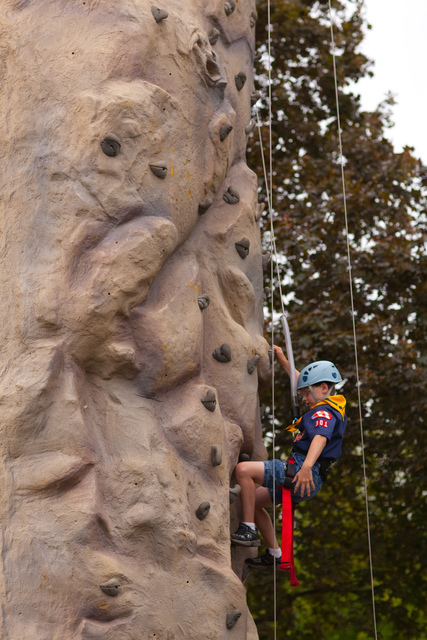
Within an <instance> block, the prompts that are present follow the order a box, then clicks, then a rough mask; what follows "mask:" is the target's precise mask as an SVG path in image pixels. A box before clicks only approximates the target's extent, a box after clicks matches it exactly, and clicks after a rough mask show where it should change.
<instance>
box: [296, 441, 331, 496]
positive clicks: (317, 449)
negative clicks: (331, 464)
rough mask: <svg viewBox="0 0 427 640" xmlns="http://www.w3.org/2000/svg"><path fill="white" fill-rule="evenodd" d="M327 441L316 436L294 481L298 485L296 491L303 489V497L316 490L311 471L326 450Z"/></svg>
mask: <svg viewBox="0 0 427 640" xmlns="http://www.w3.org/2000/svg"><path fill="white" fill-rule="evenodd" d="M327 441H328V439H327V438H326V437H325V436H321V435H317V436H314V438H313V440H312V441H311V444H310V448H309V450H308V451H307V455H306V457H305V460H304V463H303V465H302V467H301V469H300V470H299V472H298V473H297V474H296V476H295V478H294V479H293V480H292V482H293V483H296V484H295V491H297V490H298V488H299V487H301V493H300V495H301V496H304V495H305V492H306V491H307V496H309V495H310V493H311V489H313V490H314V489H315V486H314V482H313V474H312V471H311V470H312V468H313V466H314V464H315V463H316V462H317V459H318V458H319V456H320V454H321V453H322V451H323V449H324V448H325V446H326V443H327Z"/></svg>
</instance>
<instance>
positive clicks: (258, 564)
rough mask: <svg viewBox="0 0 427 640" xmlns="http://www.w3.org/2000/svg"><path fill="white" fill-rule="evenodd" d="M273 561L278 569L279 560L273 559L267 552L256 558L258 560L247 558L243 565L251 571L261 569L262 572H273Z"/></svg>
mask: <svg viewBox="0 0 427 640" xmlns="http://www.w3.org/2000/svg"><path fill="white" fill-rule="evenodd" d="M274 561H276V567H277V568H279V567H280V558H275V557H274V556H272V555H271V553H270V552H269V550H268V549H267V551H266V552H265V553H264V555H262V556H258V558H247V559H246V560H245V564H246V565H247V566H248V567H250V568H251V569H261V570H262V571H273V570H274Z"/></svg>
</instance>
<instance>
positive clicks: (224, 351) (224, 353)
mask: <svg viewBox="0 0 427 640" xmlns="http://www.w3.org/2000/svg"><path fill="white" fill-rule="evenodd" d="M212 355H213V357H214V358H215V360H218V362H231V348H230V347H229V345H228V344H222V345H221V346H220V347H217V348H216V349H215V351H214V352H213V353H212Z"/></svg>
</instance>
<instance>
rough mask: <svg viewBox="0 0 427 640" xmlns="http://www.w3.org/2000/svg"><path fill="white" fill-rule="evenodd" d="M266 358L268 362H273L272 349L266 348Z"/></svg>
mask: <svg viewBox="0 0 427 640" xmlns="http://www.w3.org/2000/svg"><path fill="white" fill-rule="evenodd" d="M268 359H269V360H270V364H273V349H269V350H268Z"/></svg>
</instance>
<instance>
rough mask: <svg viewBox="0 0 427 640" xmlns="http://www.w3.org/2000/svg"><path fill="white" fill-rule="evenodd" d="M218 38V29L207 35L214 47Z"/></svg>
mask: <svg viewBox="0 0 427 640" xmlns="http://www.w3.org/2000/svg"><path fill="white" fill-rule="evenodd" d="M219 36H220V33H219V31H218V29H212V31H211V33H210V35H209V42H210V44H211V45H212V46H214V45H215V44H216V43H217V42H218V39H219Z"/></svg>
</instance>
